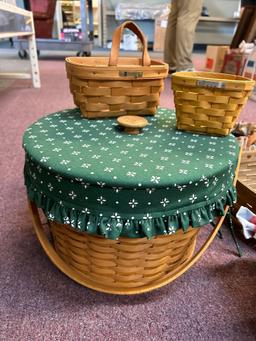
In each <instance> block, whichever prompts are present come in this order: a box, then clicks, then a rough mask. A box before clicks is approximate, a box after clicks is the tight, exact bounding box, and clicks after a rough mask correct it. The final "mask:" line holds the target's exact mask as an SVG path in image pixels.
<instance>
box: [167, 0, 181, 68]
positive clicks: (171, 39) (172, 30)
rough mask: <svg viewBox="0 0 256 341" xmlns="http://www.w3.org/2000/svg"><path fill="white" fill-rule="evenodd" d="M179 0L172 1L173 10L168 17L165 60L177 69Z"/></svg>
mask: <svg viewBox="0 0 256 341" xmlns="http://www.w3.org/2000/svg"><path fill="white" fill-rule="evenodd" d="M177 14H178V10H177V0H173V1H172V2H171V12H170V14H169V17H168V24H167V28H166V34H165V44H164V61H165V63H167V64H168V65H169V67H170V69H173V70H175V69H176V51H175V45H176V24H177Z"/></svg>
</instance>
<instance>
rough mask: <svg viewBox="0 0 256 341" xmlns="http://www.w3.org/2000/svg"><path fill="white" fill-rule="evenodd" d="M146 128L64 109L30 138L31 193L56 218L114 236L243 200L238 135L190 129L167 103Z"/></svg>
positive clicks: (195, 219)
mask: <svg viewBox="0 0 256 341" xmlns="http://www.w3.org/2000/svg"><path fill="white" fill-rule="evenodd" d="M148 120H149V125H148V126H147V127H146V128H144V130H143V133H141V134H139V135H127V134H126V133H124V132H123V131H122V130H121V129H120V128H119V126H118V124H117V122H116V119H102V120H87V119H85V118H82V117H81V115H80V111H79V109H71V110H63V111H61V112H57V113H54V114H51V115H48V116H46V117H43V118H41V119H40V120H39V121H37V122H36V123H34V124H33V125H32V126H30V127H29V128H28V129H27V130H26V132H25V134H24V138H23V146H24V149H25V151H26V161H25V167H24V174H25V185H26V187H27V192H28V197H29V198H30V200H31V201H33V202H34V203H35V204H36V205H37V206H38V207H40V208H42V209H43V211H44V213H45V214H46V216H47V217H48V219H50V220H55V221H57V222H60V223H64V224H70V225H71V226H72V227H73V228H74V229H76V230H79V231H86V232H88V233H91V234H99V235H104V236H106V237H107V238H110V239H117V238H118V237H119V236H126V237H130V238H139V237H145V236H146V237H147V238H152V236H155V235H161V234H171V233H175V232H176V230H177V229H179V228H182V229H183V230H184V231H186V230H187V229H188V227H189V226H192V227H199V226H203V225H205V224H208V223H209V222H212V221H213V220H214V218H215V217H217V216H220V215H223V214H224V206H225V205H226V204H228V205H232V204H233V203H234V202H235V200H236V191H235V188H234V186H233V179H234V173H235V169H236V166H237V160H238V154H239V146H238V144H237V142H236V139H235V138H234V137H233V136H232V135H230V136H227V137H213V136H206V135H199V134H191V133H185V132H181V131H178V130H176V128H175V112H174V111H173V110H169V109H163V108H160V109H159V110H158V113H157V115H156V116H154V117H148Z"/></svg>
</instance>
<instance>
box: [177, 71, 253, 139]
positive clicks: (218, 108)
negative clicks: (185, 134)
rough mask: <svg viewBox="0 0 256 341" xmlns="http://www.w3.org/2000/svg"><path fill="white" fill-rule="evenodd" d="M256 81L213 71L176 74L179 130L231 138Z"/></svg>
mask: <svg viewBox="0 0 256 341" xmlns="http://www.w3.org/2000/svg"><path fill="white" fill-rule="evenodd" d="M253 86H254V81H253V80H251V79H249V78H245V77H242V76H235V75H229V74H224V73H213V72H177V73H175V74H173V75H172V89H173V91H174V101H175V107H176V116H177V128H178V129H180V130H185V131H189V132H196V133H204V134H212V135H219V136H221V135H228V134H229V133H230V132H231V129H232V128H233V126H234V124H235V122H236V119H237V117H238V115H239V113H240V111H241V109H242V108H243V106H244V104H245V103H246V102H247V100H248V96H249V95H250V94H251V91H252V89H253Z"/></svg>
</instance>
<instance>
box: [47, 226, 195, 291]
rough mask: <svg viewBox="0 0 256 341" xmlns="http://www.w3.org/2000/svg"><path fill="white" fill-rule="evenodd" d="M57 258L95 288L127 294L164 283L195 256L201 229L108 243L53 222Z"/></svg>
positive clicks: (123, 239) (108, 240) (52, 228)
mask: <svg viewBox="0 0 256 341" xmlns="http://www.w3.org/2000/svg"><path fill="white" fill-rule="evenodd" d="M50 227H51V232H52V235H53V238H54V246H55V250H56V252H57V253H58V255H59V256H60V257H61V258H62V259H63V260H64V261H65V263H66V264H68V265H69V266H70V267H71V268H72V269H73V270H74V271H77V272H79V273H82V274H83V276H84V277H85V278H87V279H88V280H90V281H91V282H93V283H94V285H95V287H105V289H107V288H108V289H109V290H111V291H112V292H115V291H120V290H122V291H124V292H125V291H128V290H130V289H132V288H139V287H143V286H145V285H148V284H150V283H155V282H157V281H158V280H160V279H161V280H162V279H163V277H165V276H167V275H168V274H169V273H171V272H172V271H174V270H175V269H176V268H177V267H178V266H180V265H181V264H183V263H185V262H186V261H187V260H188V259H189V258H190V257H191V256H192V254H193V252H194V248H195V244H196V236H197V234H198V231H199V229H196V228H193V229H192V228H191V229H190V230H189V231H188V232H187V233H183V231H182V230H179V231H178V232H177V233H175V234H173V235H168V236H158V237H155V238H153V239H151V240H148V239H147V238H135V239H133V238H119V239H118V240H111V239H106V238H104V237H101V236H95V235H89V234H87V233H79V232H76V231H74V229H71V228H69V227H68V226H67V225H61V224H58V223H56V222H50Z"/></svg>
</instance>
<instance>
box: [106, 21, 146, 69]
mask: <svg viewBox="0 0 256 341" xmlns="http://www.w3.org/2000/svg"><path fill="white" fill-rule="evenodd" d="M125 28H128V29H129V30H131V31H132V32H133V33H135V34H136V36H137V37H138V38H139V39H140V41H141V43H142V47H143V50H142V65H143V66H149V65H151V59H150V57H149V54H148V49H147V47H148V42H147V38H146V36H145V35H144V33H143V32H142V31H141V30H140V28H139V27H138V26H137V25H136V24H135V23H134V22H132V21H125V22H124V23H123V24H121V25H120V26H118V27H117V28H116V30H115V32H114V34H113V38H112V47H111V51H110V56H109V64H108V65H109V66H117V63H118V57H119V49H120V42H121V38H122V35H123V30H124V29H125Z"/></svg>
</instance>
